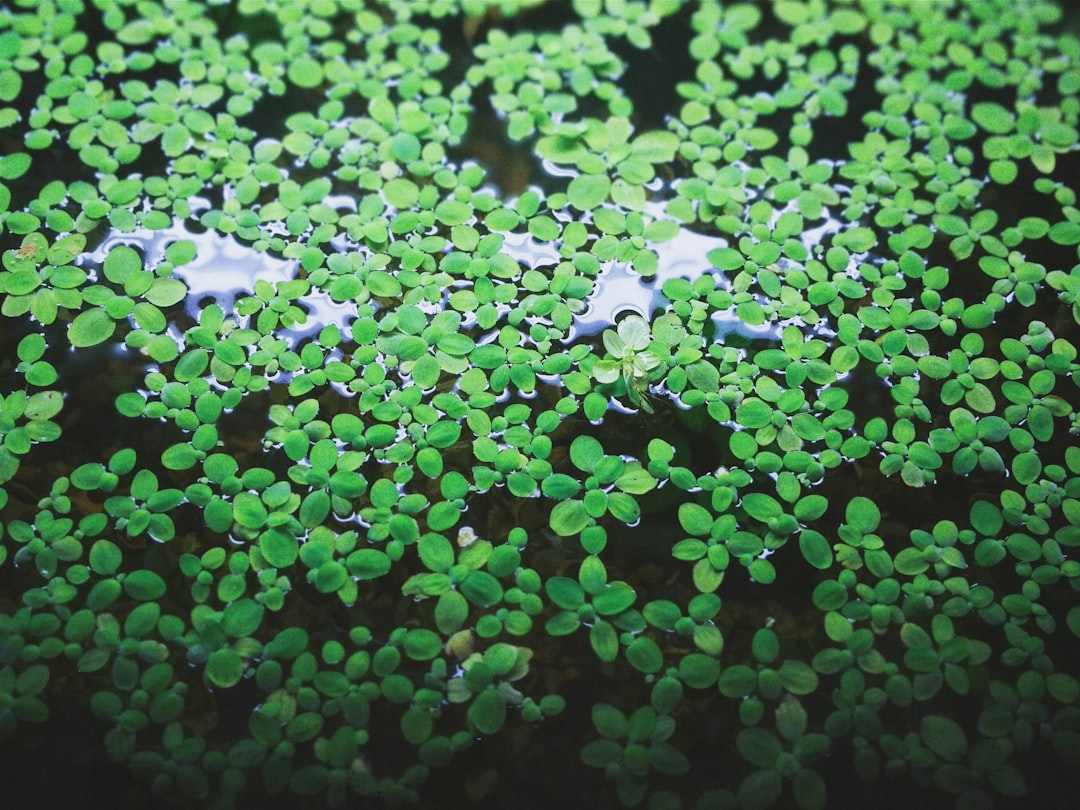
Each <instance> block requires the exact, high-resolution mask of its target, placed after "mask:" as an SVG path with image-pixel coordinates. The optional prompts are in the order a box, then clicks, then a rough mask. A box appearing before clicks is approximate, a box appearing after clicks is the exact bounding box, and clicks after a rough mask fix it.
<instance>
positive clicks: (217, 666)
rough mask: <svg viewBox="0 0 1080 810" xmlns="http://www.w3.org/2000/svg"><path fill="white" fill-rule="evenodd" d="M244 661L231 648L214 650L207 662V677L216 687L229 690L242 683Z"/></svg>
mask: <svg viewBox="0 0 1080 810" xmlns="http://www.w3.org/2000/svg"><path fill="white" fill-rule="evenodd" d="M243 674H244V659H243V658H241V657H240V653H238V652H237V651H236V650H234V649H232V648H231V647H224V648H222V649H220V650H214V651H213V652H212V653H210V657H209V658H208V659H207V661H206V677H207V679H208V680H209V681H210V683H212V684H213V685H214V686H217V687H220V688H222V689H228V688H229V687H230V686H235V685H236V684H237V683H239V682H240V678H241V677H242V676H243Z"/></svg>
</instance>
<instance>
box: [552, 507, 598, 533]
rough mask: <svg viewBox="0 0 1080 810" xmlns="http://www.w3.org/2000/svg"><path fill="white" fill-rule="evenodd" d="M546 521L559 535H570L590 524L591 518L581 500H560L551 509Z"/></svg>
mask: <svg viewBox="0 0 1080 810" xmlns="http://www.w3.org/2000/svg"><path fill="white" fill-rule="evenodd" d="M548 522H549V524H550V526H551V528H552V530H553V531H554V532H555V533H556V534H557V535H559V536H560V537H571V536H573V535H575V534H578V533H579V532H581V530H582V529H584V528H585V527H586V526H589V525H590V524H592V522H593V519H592V517H591V516H590V515H589V513H588V511H587V510H586V509H585V504H584V503H583V502H582V501H578V500H572V501H562V502H560V503H557V504H555V507H554V508H553V509H552V510H551V515H550V516H549V518H548Z"/></svg>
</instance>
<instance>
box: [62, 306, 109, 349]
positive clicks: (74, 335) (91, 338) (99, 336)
mask: <svg viewBox="0 0 1080 810" xmlns="http://www.w3.org/2000/svg"><path fill="white" fill-rule="evenodd" d="M115 331H116V321H114V320H113V319H112V318H110V317H109V314H108V313H107V312H106V311H105V308H104V307H94V308H93V309H88V310H85V311H84V312H80V313H79V314H78V315H76V316H75V319H74V320H73V321H72V322H71V324H70V325H69V326H68V342H69V343H70V344H71V345H72V346H74V347H75V348H86V347H87V346H96V345H98V344H99V343H104V342H105V341H106V340H108V339H109V338H110V337H112V335H113V333H114V332H115Z"/></svg>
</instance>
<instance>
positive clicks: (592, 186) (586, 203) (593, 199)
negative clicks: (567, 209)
mask: <svg viewBox="0 0 1080 810" xmlns="http://www.w3.org/2000/svg"><path fill="white" fill-rule="evenodd" d="M610 192H611V180H610V179H609V178H608V176H607V175H606V174H579V175H578V176H577V177H575V178H574V179H573V180H571V181H570V185H569V186H568V187H567V189H566V196H567V199H568V200H569V201H570V204H571V205H572V206H574V207H575V208H577V209H578V210H579V211H591V210H593V209H594V208H596V207H598V206H599V205H600V204H601V203H602V202H604V201H605V200H606V199H607V198H608V194H609V193H610Z"/></svg>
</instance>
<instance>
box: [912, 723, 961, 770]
mask: <svg viewBox="0 0 1080 810" xmlns="http://www.w3.org/2000/svg"><path fill="white" fill-rule="evenodd" d="M920 736H921V737H922V741H923V744H924V745H925V746H926V747H927V748H929V749H930V750H931V751H933V752H934V753H935V754H937V755H938V756H939V757H941V758H942V759H944V760H948V761H950V762H959V761H960V760H962V759H963V758H964V757H965V756H966V755H967V748H968V744H967V735H966V734H965V733H964V728H963V726H961V725H960V724H959V723H957V722H956V721H955V720H953V719H952V718H950V717H944V716H942V715H937V714H931V715H928V716H926V717H924V718H923V719H922V725H921V726H920Z"/></svg>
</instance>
